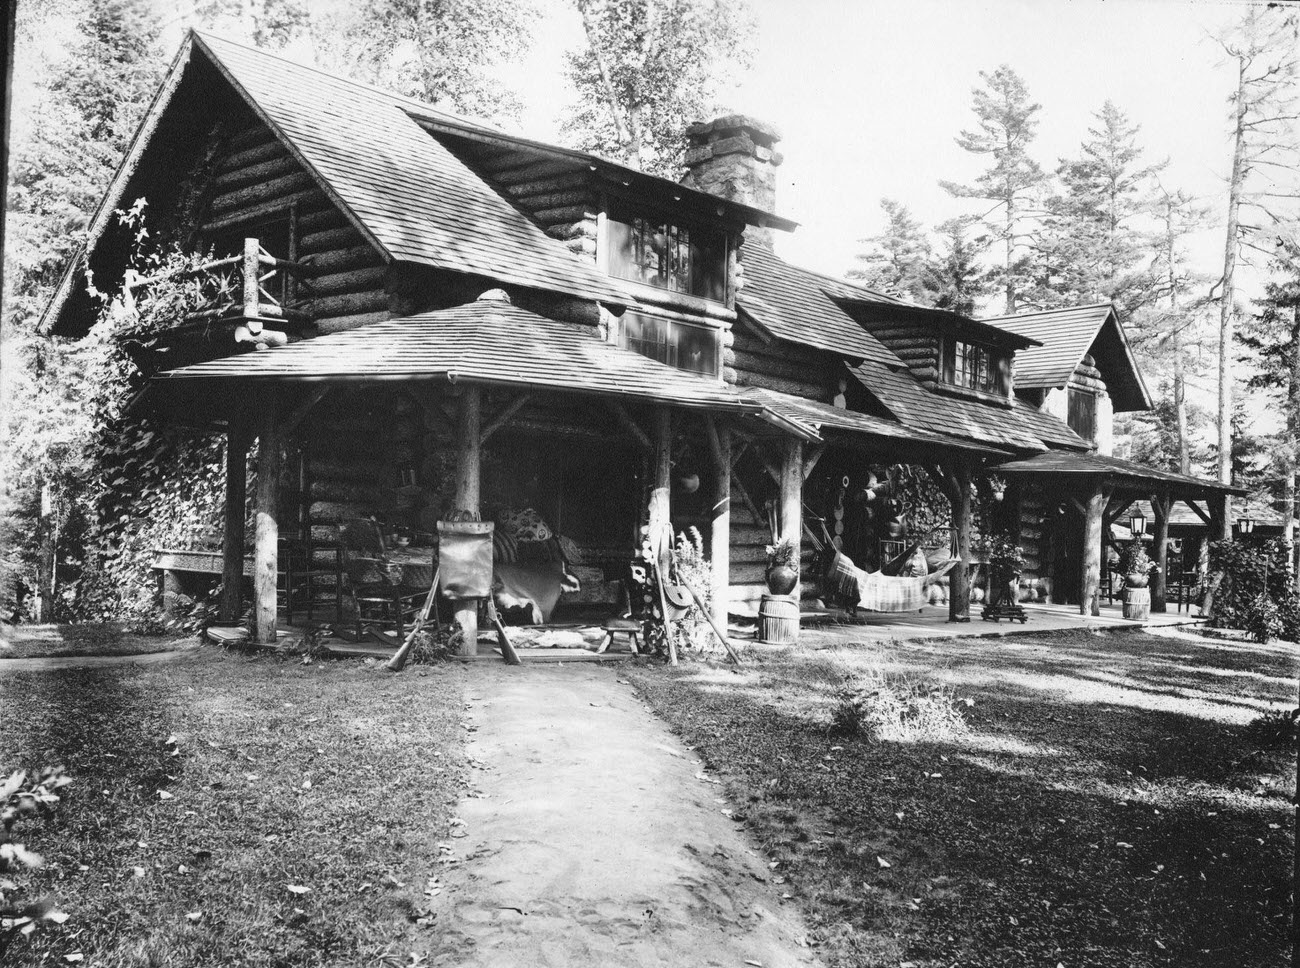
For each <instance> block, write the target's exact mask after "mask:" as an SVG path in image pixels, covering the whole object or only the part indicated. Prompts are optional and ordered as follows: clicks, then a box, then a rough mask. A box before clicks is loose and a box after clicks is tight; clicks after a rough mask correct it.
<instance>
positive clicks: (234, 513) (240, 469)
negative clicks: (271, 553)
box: [218, 420, 248, 625]
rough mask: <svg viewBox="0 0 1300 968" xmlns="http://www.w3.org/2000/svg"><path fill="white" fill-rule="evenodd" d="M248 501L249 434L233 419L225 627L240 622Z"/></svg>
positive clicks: (229, 434) (222, 609)
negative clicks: (246, 507) (245, 517)
mask: <svg viewBox="0 0 1300 968" xmlns="http://www.w3.org/2000/svg"><path fill="white" fill-rule="evenodd" d="M247 499H248V432H247V431H246V430H245V429H244V426H243V424H241V423H239V422H237V421H235V420H231V421H230V425H229V426H228V427H227V428H226V505H225V536H224V540H223V541H222V547H221V606H220V610H219V612H218V617H219V618H220V620H221V622H222V624H223V625H234V624H235V623H236V622H238V621H239V606H240V602H241V600H242V597H243V596H242V594H241V593H242V591H243V585H244V511H245V504H246V502H247Z"/></svg>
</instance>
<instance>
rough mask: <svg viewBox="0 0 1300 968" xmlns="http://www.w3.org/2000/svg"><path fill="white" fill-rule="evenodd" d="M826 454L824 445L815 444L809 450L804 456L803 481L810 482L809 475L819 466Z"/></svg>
mask: <svg viewBox="0 0 1300 968" xmlns="http://www.w3.org/2000/svg"><path fill="white" fill-rule="evenodd" d="M824 453H826V445H825V444H824V443H821V444H813V445H812V446H811V447H809V448H808V452H807V454H805V455H804V459H803V479H804V480H805V481H806V480H808V477H809V475H811V474H812V472H813V468H815V467H816V466H817V462H818V461H819V460H821V459H822V454H824Z"/></svg>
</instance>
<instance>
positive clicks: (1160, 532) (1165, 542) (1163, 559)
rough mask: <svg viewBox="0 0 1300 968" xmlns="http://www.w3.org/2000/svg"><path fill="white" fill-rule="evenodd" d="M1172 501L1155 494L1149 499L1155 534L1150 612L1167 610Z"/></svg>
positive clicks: (1166, 495) (1166, 496)
mask: <svg viewBox="0 0 1300 968" xmlns="http://www.w3.org/2000/svg"><path fill="white" fill-rule="evenodd" d="M1172 508H1173V501H1172V500H1170V498H1169V495H1168V494H1156V495H1153V496H1152V498H1151V510H1152V511H1153V512H1154V513H1155V519H1156V520H1155V528H1156V530H1155V534H1154V536H1153V540H1152V544H1153V545H1154V547H1153V548H1152V550H1153V551H1154V552H1155V562H1156V572H1155V575H1154V576H1153V577H1152V579H1151V611H1153V612H1163V611H1166V610H1167V605H1166V600H1165V587H1166V576H1167V574H1168V571H1167V569H1168V567H1169V512H1170V510H1171V509H1172Z"/></svg>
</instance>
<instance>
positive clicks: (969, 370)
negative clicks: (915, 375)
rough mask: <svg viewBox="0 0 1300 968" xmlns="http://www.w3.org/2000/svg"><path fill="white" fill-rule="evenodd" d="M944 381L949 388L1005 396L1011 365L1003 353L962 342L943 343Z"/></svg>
mask: <svg viewBox="0 0 1300 968" xmlns="http://www.w3.org/2000/svg"><path fill="white" fill-rule="evenodd" d="M943 350H944V352H943V382H944V383H947V384H948V385H949V386H954V387H961V388H962V389H965V390H975V391H978V392H980V393H993V394H998V395H1001V396H1006V395H1007V394H1008V393H1009V392H1010V386H1009V377H1008V371H1009V370H1010V366H1009V364H1008V362H1007V358H1006V356H1005V355H1004V354H1001V353H998V352H996V351H995V350H991V349H989V348H988V347H987V346H981V345H980V344H978V343H968V342H967V341H966V340H961V339H948V340H944V346H943Z"/></svg>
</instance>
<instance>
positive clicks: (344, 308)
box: [307, 290, 388, 319]
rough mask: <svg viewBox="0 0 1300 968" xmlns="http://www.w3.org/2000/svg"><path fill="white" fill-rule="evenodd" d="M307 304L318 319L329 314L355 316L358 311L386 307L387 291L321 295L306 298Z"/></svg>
mask: <svg viewBox="0 0 1300 968" xmlns="http://www.w3.org/2000/svg"><path fill="white" fill-rule="evenodd" d="M307 306H308V308H309V310H310V312H311V314H312V315H313V316H315V317H316V318H318V319H321V318H327V317H330V316H355V315H358V314H360V313H376V312H379V311H380V310H387V309H388V293H386V292H383V291H382V290H379V291H373V292H348V293H342V294H340V295H337V296H322V297H320V298H319V299H311V300H308V302H307Z"/></svg>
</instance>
